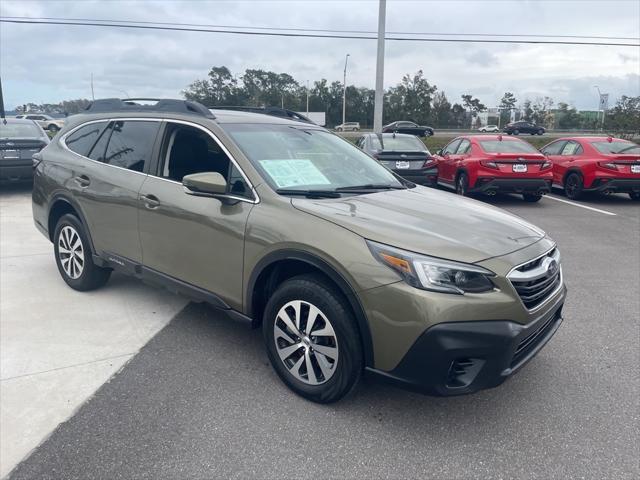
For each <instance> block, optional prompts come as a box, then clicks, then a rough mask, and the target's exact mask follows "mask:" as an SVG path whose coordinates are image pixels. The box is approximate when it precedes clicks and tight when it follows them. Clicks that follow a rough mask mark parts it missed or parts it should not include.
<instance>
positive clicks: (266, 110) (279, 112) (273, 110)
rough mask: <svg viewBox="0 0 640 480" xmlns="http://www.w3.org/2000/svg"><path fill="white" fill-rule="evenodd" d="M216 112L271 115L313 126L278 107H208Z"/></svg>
mask: <svg viewBox="0 0 640 480" xmlns="http://www.w3.org/2000/svg"><path fill="white" fill-rule="evenodd" d="M209 108H212V109H216V110H236V111H242V112H251V113H262V114H264V115H271V116H273V117H282V118H290V119H291V120H297V121H299V122H305V123H311V124H314V125H315V123H314V122H312V121H311V120H309V119H308V118H307V117H305V116H304V115H300V114H299V113H298V112H294V111H293V110H287V109H286V108H280V107H243V106H229V105H224V106H214V107H209Z"/></svg>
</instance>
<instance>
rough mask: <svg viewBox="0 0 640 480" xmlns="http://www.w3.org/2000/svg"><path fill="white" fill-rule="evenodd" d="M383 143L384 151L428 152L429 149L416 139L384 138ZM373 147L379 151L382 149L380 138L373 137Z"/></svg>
mask: <svg viewBox="0 0 640 480" xmlns="http://www.w3.org/2000/svg"><path fill="white" fill-rule="evenodd" d="M382 143H383V144H384V149H383V150H384V151H390V152H393V151H396V152H401V151H402V152H426V151H427V147H426V146H425V145H424V143H422V142H421V141H420V140H418V139H417V138H415V137H398V136H397V137H395V138H393V137H387V136H384V137H382ZM371 145H372V147H373V148H376V149H378V150H380V149H382V146H381V145H380V139H379V138H378V137H371Z"/></svg>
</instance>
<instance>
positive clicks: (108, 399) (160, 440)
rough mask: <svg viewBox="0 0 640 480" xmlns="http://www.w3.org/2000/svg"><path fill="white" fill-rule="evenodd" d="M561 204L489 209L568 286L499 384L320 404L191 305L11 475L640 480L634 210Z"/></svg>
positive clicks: (245, 333)
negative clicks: (551, 331) (538, 338)
mask: <svg viewBox="0 0 640 480" xmlns="http://www.w3.org/2000/svg"><path fill="white" fill-rule="evenodd" d="M551 197H553V198H551ZM551 197H550V198H544V199H543V200H541V201H540V202H539V203H538V204H526V203H523V202H522V200H521V199H520V198H519V197H516V196H504V197H496V198H492V199H486V201H487V202H488V203H492V204H494V205H497V206H499V207H502V208H505V209H507V210H509V211H511V212H513V213H515V214H517V215H520V216H522V217H524V218H525V219H527V220H529V221H531V222H533V223H535V224H536V225H538V226H540V227H542V228H543V229H545V230H546V231H547V232H548V233H549V234H550V235H551V236H552V237H553V238H554V239H555V240H556V241H557V242H558V245H559V248H560V250H561V252H562V256H563V257H562V258H563V260H562V263H563V268H564V273H565V279H566V283H567V286H568V289H569V297H568V300H567V303H566V306H565V309H564V316H565V321H564V323H563V325H562V326H561V328H560V330H559V331H558V333H557V334H556V336H555V337H554V338H553V339H552V340H551V342H550V343H549V344H548V345H547V346H546V347H545V348H544V349H543V350H542V351H541V353H540V354H539V355H538V356H537V357H536V358H535V359H534V360H533V361H532V362H530V363H529V364H528V365H527V366H526V367H525V368H524V369H523V370H522V371H520V372H519V373H518V374H517V375H515V376H514V377H513V378H512V379H510V380H509V381H507V382H506V383H505V384H503V385H502V386H500V387H498V388H496V389H493V390H489V391H484V392H480V393H477V394H474V395H470V396H464V397H456V398H434V397H427V396H423V395H420V394H415V393H409V392H406V391H403V390H400V389H396V388H394V387H390V386H385V385H381V384H378V383H376V382H374V381H371V380H366V381H363V382H362V384H361V385H360V386H359V388H358V389H357V390H356V392H355V394H353V395H352V396H350V397H349V398H347V399H345V400H344V401H342V402H340V403H337V404H333V405H329V406H321V405H316V404H313V403H310V402H308V401H305V400H303V399H301V398H299V397H297V396H295V395H294V394H292V393H291V392H290V391H289V390H287V388H286V387H285V386H284V385H283V384H282V383H281V382H280V381H279V379H278V378H277V376H276V375H275V373H274V372H273V371H272V369H271V367H270V366H269V365H268V361H267V357H266V354H265V352H264V349H263V347H262V341H261V335H260V332H259V331H251V330H249V329H247V328H246V327H245V326H244V325H241V324H238V323H235V322H233V321H231V320H230V319H228V318H225V316H224V315H223V314H221V313H220V312H219V311H216V310H214V309H211V308H208V307H206V306H203V305H198V304H189V305H187V306H186V307H185V308H184V309H183V310H182V311H181V312H180V313H179V314H178V315H177V316H175V317H174V318H173V320H171V322H170V323H169V324H168V325H167V326H166V327H165V328H164V329H163V330H162V331H161V332H160V333H158V334H157V335H156V336H155V337H154V338H153V339H152V340H151V341H150V342H149V343H147V344H146V346H144V347H143V348H142V349H141V350H140V352H139V353H138V354H137V355H135V356H133V357H132V359H131V360H130V361H129V363H127V364H126V365H125V366H124V368H123V369H122V370H121V371H119V372H118V373H117V374H116V375H115V376H114V377H113V378H112V379H111V380H110V381H109V382H108V383H106V384H104V385H103V386H102V387H101V388H100V389H99V390H98V391H97V392H96V393H95V395H94V396H93V397H92V398H91V399H90V400H89V401H88V402H86V403H85V404H84V405H83V406H82V408H80V410H79V411H78V412H77V413H76V414H75V415H74V416H73V417H72V418H71V419H69V420H68V421H66V422H65V423H62V424H61V425H60V426H59V427H58V428H57V429H56V430H55V431H54V432H53V434H52V435H51V436H50V437H49V438H48V439H47V440H46V441H45V442H44V443H43V444H42V445H41V446H40V447H39V448H37V449H36V450H35V452H34V453H33V454H32V455H31V456H30V457H29V458H28V459H26V460H25V461H24V462H22V463H21V464H20V465H19V466H18V467H17V468H16V469H15V470H14V471H13V473H12V475H11V477H10V478H12V479H35V478H64V479H72V478H108V479H116V478H149V479H158V478H181V479H191V478H211V477H230V478H290V477H297V478H312V477H313V478H317V477H320V478H355V477H370V478H418V477H419V478H448V479H449V478H465V479H466V478H515V477H517V478H541V479H543V478H544V479H548V478H594V479H595V478H598V479H600V478H638V477H639V476H640V465H639V460H638V458H639V456H638V454H639V447H638V445H639V442H640V437H639V433H638V432H639V431H640V428H639V427H640V421H639V420H640V419H639V417H640V395H639V394H640V371H639V369H638V365H640V290H639V289H640V205H639V204H638V203H637V202H632V201H630V200H629V199H628V197H626V196H622V195H614V196H611V197H607V198H602V197H592V198H588V199H587V200H586V201H584V202H576V203H577V204H574V203H567V201H566V199H565V197H562V196H561V195H559V194H558V193H557V192H556V193H554V195H552V196H551ZM585 207H588V208H585ZM30 268H36V269H37V268H40V267H39V266H38V265H34V266H32V267H30ZM3 273H4V272H3ZM34 274H36V272H34ZM38 274H41V275H42V276H43V277H47V281H48V282H52V283H53V282H59V279H58V278H52V277H54V276H56V275H57V274H56V272H54V271H51V269H49V270H47V271H43V272H38ZM101 292H102V293H101V294H98V293H97V292H96V294H97V295H103V296H105V298H108V299H110V301H112V302H118V301H119V299H120V298H121V297H120V296H121V295H122V292H119V291H115V292H114V291H111V292H110V291H109V290H108V289H105V290H102V291H101ZM74 301H77V302H81V301H82V300H81V299H80V298H78V299H75V300H74ZM3 302H4V299H3ZM88 321H90V320H88Z"/></svg>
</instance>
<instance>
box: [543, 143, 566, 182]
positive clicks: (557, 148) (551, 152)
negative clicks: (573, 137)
mask: <svg viewBox="0 0 640 480" xmlns="http://www.w3.org/2000/svg"><path fill="white" fill-rule="evenodd" d="M566 143H567V141H566V140H556V141H555V142H552V143H550V144H549V145H547V146H546V147H544V148H543V149H542V150H540V152H541V153H543V154H544V155H546V157H547V158H548V159H549V161H550V162H551V163H552V164H553V183H554V184H556V185H562V177H563V174H562V173H561V172H564V171H566V168H567V166H566V165H563V161H566V159H563V157H562V156H561V155H560V152H562V149H563V148H564V146H565V144H566Z"/></svg>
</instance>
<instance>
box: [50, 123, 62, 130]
mask: <svg viewBox="0 0 640 480" xmlns="http://www.w3.org/2000/svg"><path fill="white" fill-rule="evenodd" d="M47 130H49V131H50V132H57V131H58V130H60V127H58V126H57V125H56V124H54V123H52V124H51V125H49V126H48V127H47Z"/></svg>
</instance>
